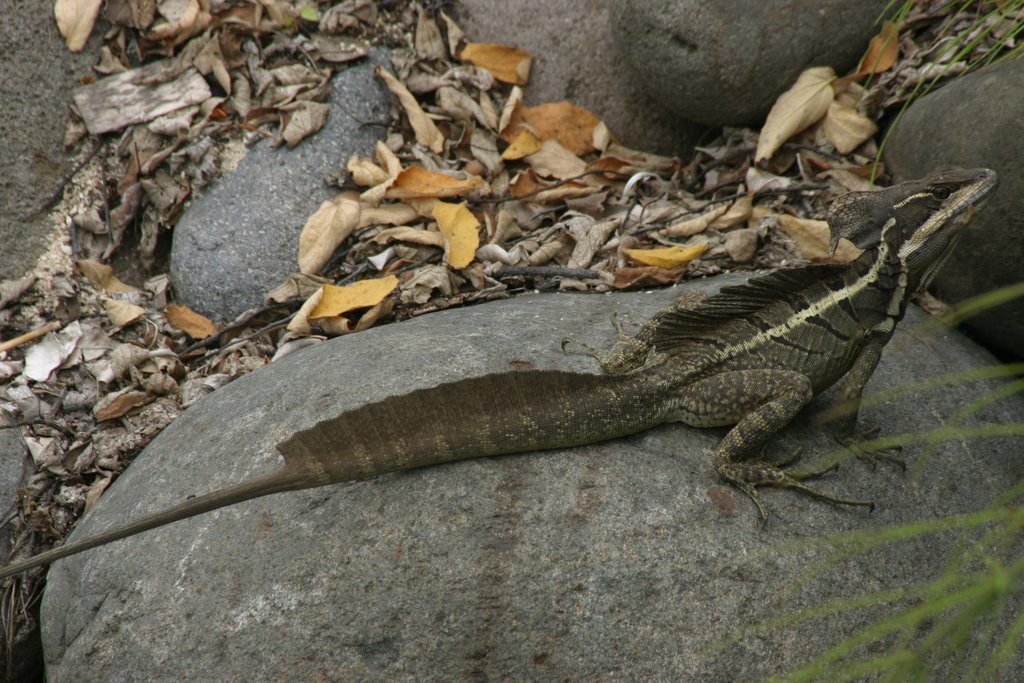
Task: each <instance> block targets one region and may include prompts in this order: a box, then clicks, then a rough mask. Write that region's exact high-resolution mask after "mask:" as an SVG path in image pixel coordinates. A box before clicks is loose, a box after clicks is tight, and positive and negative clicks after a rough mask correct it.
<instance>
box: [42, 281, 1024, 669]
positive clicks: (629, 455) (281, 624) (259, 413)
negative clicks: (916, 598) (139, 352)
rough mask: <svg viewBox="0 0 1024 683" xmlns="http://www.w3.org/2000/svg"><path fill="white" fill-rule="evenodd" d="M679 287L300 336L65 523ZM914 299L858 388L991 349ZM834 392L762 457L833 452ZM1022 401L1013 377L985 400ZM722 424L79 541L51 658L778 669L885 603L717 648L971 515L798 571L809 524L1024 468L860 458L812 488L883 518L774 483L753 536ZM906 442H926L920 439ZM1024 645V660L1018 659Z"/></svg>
mask: <svg viewBox="0 0 1024 683" xmlns="http://www.w3.org/2000/svg"><path fill="white" fill-rule="evenodd" d="M737 279H738V278H736V277H735V276H732V277H722V278H716V279H715V280H714V281H713V282H708V283H701V284H704V286H708V287H712V288H715V287H718V286H721V285H723V284H728V283H730V282H731V283H735V282H736V281H737ZM694 284H695V283H691V284H689V285H687V286H688V287H692V286H694ZM680 289H681V288H677V289H675V290H662V291H658V292H655V293H650V294H645V293H633V294H618V295H615V296H584V295H564V294H563V295H557V296H556V295H542V296H534V297H530V296H524V297H519V298H516V299H514V300H511V301H507V302H498V303H492V304H485V305H481V306H475V307H470V308H463V309H460V310H454V311H445V312H441V313H438V314H436V315H431V316H426V317H422V318H417V319H414V320H411V321H408V322H404V323H400V324H396V325H390V326H387V327H384V328H379V329H372V330H369V331H367V332H364V333H360V334H358V335H353V336H350V337H344V338H340V339H335V340H333V341H330V342H327V343H324V344H322V345H320V346H318V347H315V348H313V349H310V350H305V351H301V352H298V353H296V354H293V355H292V356H289V357H286V358H285V359H283V360H282V361H279V362H275V363H273V364H272V365H270V366H268V367H266V368H264V369H263V370H260V371H259V372H257V373H254V374H252V375H249V376H247V377H245V378H243V379H240V380H238V381H236V382H234V383H232V384H229V385H228V386H227V387H225V388H224V389H222V390H219V391H217V392H216V393H215V394H213V395H211V396H210V397H208V398H206V399H203V400H202V401H200V402H199V403H198V404H196V405H195V406H193V407H192V408H190V409H189V410H188V411H187V412H186V413H185V414H184V415H183V416H182V417H181V418H180V419H179V420H177V421H176V422H175V423H174V424H172V425H171V426H170V427H168V428H167V429H166V430H165V431H164V432H163V433H162V434H161V435H160V436H159V437H158V438H157V439H156V440H154V441H153V443H152V444H151V445H150V446H149V447H148V448H147V449H146V451H145V452H144V453H143V454H142V455H141V456H140V457H139V458H138V459H137V461H136V462H135V463H134V464H133V465H132V466H131V468H130V469H129V470H128V471H127V472H126V473H125V474H124V475H123V476H122V477H121V478H120V479H119V480H118V481H117V482H116V483H115V484H114V485H113V486H112V487H111V490H110V491H109V492H108V493H107V494H106V495H105V496H104V497H103V499H102V500H101V502H100V504H99V505H98V507H97V508H96V509H95V510H94V511H93V513H92V514H91V515H90V516H89V517H87V518H86V519H85V520H83V522H82V523H81V524H80V525H79V527H78V528H77V529H76V531H75V533H74V534H73V536H72V538H71V540H77V539H80V538H85V537H87V536H89V535H91V534H92V533H94V532H95V531H97V530H99V529H102V528H105V527H108V526H110V525H112V524H116V523H123V522H125V521H126V520H129V519H133V518H135V517H136V516H138V515H140V514H142V513H143V512H149V511H154V510H158V509H161V508H164V507H167V506H169V505H171V504H173V503H176V502H179V501H181V500H183V499H184V498H185V497H186V496H188V495H190V494H194V493H199V492H205V491H209V490H211V489H213V488H216V487H220V486H223V485H226V484H229V483H233V482H236V481H241V480H244V479H248V478H250V477H252V476H254V475H255V474H256V473H262V472H266V471H268V470H269V469H271V468H273V467H274V466H276V463H277V461H278V458H277V456H276V455H275V454H274V444H276V443H277V442H279V441H281V440H282V439H284V438H286V437H287V436H289V435H290V434H291V433H292V432H294V431H295V430H297V429H304V428H307V427H310V426H312V424H314V423H315V422H316V421H317V420H319V419H323V418H325V417H328V416H334V415H335V414H337V412H339V411H341V410H344V409H346V408H351V407H354V406H358V405H361V404H363V403H365V402H367V401H370V400H374V399H378V398H381V397H383V396H385V395H389V394H394V393H400V392H403V391H408V390H410V389H413V388H416V387H421V386H428V385H432V384H435V383H437V382H440V381H446V380H452V379H457V378H461V377H467V376H472V375H479V374H483V373H487V372H498V371H503V370H507V369H509V368H510V367H516V366H520V367H521V366H524V365H526V366H534V367H538V368H563V369H572V370H584V371H585V370H593V369H594V362H593V360H592V359H590V358H589V357H587V356H584V355H582V354H578V353H576V354H568V355H563V354H562V353H561V352H560V351H559V342H560V340H561V337H562V336H563V335H574V336H577V337H580V338H582V339H584V340H587V341H589V342H591V343H594V344H596V345H598V346H601V347H603V346H606V345H608V344H610V343H611V342H612V341H613V340H614V332H613V330H612V328H611V325H609V324H608V319H609V315H610V313H611V311H612V310H617V311H619V313H620V314H621V315H622V316H623V318H624V322H625V323H626V324H627V325H631V326H635V325H636V324H638V323H639V322H641V321H643V320H644V319H645V318H647V317H648V316H649V315H651V314H652V313H653V312H654V311H655V310H656V309H658V308H660V307H661V306H663V305H664V304H666V303H667V302H668V301H669V300H670V299H671V298H672V297H673V296H676V295H677V294H678V293H679V292H680ZM923 317H924V316H922V315H920V313H919V312H917V311H914V310H912V312H911V315H910V320H909V321H907V322H908V323H909V324H910V326H911V329H908V327H907V326H906V325H905V326H903V327H901V328H900V329H899V330H898V331H897V333H896V336H895V338H894V339H893V341H892V342H891V343H890V345H889V346H888V347H887V348H886V352H885V354H884V356H883V358H882V362H881V365H880V367H879V369H878V372H877V373H876V374H875V377H874V379H873V380H872V382H871V384H870V385H869V392H876V391H881V390H885V389H891V388H893V387H899V386H905V385H906V384H907V383H909V382H911V381H914V380H919V379H921V378H922V377H929V376H933V375H937V374H942V373H945V372H953V371H957V370H961V369H964V368H968V367H978V366H981V365H988V364H990V363H991V362H992V360H991V358H990V357H989V356H988V355H987V354H985V353H984V352H981V351H979V350H978V349H977V348H976V347H974V346H973V345H972V344H970V343H967V342H965V341H964V340H963V339H962V338H961V337H960V336H959V335H958V334H957V333H955V332H950V331H942V332H939V333H938V337H937V338H936V337H934V336H932V335H931V334H928V333H926V332H924V331H922V330H920V329H913V328H912V326H913V325H914V324H915V323H917V322H919V321H921V320H922V319H923ZM932 334H934V332H933V333H932ZM975 391H978V385H977V384H970V385H963V387H962V388H956V387H954V388H952V389H950V388H948V387H947V388H944V389H942V390H933V391H928V392H920V393H917V394H915V395H913V397H908V396H904V397H901V398H897V399H895V400H892V401H889V402H887V403H885V404H884V405H881V406H874V407H872V408H870V409H866V410H865V411H864V415H863V420H864V421H865V423H866V424H867V425H880V426H881V425H884V432H885V433H887V434H892V433H895V432H903V431H907V432H914V431H918V430H926V429H931V428H934V427H936V426H938V425H939V424H940V422H941V420H940V419H938V418H937V416H942V415H950V414H953V413H955V412H956V410H957V409H958V408H959V407H960V406H962V405H963V404H964V403H966V402H967V401H968V400H969V398H968V395H973V392H975ZM496 399H497V397H496ZM826 405H827V401H822V400H817V401H815V403H814V404H813V405H812V406H811V407H810V409H809V410H808V411H807V413H808V414H806V415H804V416H802V417H801V418H800V419H799V420H798V421H797V423H796V424H795V425H793V426H791V427H790V428H788V429H787V430H785V432H784V433H783V435H782V436H781V437H780V438H777V439H775V440H774V441H773V448H772V451H771V452H773V453H776V454H783V453H790V452H792V451H793V449H795V448H798V447H803V452H804V453H805V454H806V455H805V457H806V458H807V459H808V460H810V459H811V458H813V457H815V456H818V455H821V454H824V453H826V452H830V451H832V450H834V449H835V443H834V441H832V439H831V438H830V436H829V435H828V432H827V431H826V430H825V429H824V428H823V427H821V426H815V425H813V424H812V422H813V414H814V413H815V412H816V411H817V410H819V409H821V408H822V407H824V406H826ZM1022 414H1024V405H1022V403H1021V401H1020V400H1019V399H1016V400H1014V401H1011V402H1006V403H1002V404H997V405H991V406H988V407H987V408H986V409H985V410H984V411H983V413H982V414H979V415H978V416H976V419H983V420H985V421H988V422H999V423H1008V422H1014V421H1017V422H1019V421H1020V420H1021V419H1022ZM438 427H439V428H440V427H442V426H440V425H439V426H438ZM721 435H722V430H697V429H691V428H688V427H685V426H681V425H667V426H663V427H660V428H657V429H654V430H651V431H648V432H646V433H643V434H640V435H637V436H634V437H630V438H626V439H619V440H616V441H613V442H606V443H602V444H596V445H594V446H590V447H585V448H577V449H571V450H555V451H550V452H548V453H545V454H532V455H521V456H508V457H501V458H489V459H482V460H473V461H466V462H462V463H455V464H451V465H446V466H442V467H435V468H429V469H424V470H420V471H414V472H405V473H399V474H395V475H390V476H385V477H380V478H378V479H376V480H373V481H368V482H361V483H356V484H350V485H342V486H330V487H326V488H321V489H315V490H311V491H306V492H297V493H289V494H284V495H278V496H273V497H269V498H264V499H262V500H259V501H252V502H248V503H244V504H240V505H237V506H234V507H231V508H226V509H223V510H221V511H218V512H215V513H212V514H209V515H205V516H202V517H198V518H195V519H193V520H188V521H185V522H181V523H178V524H175V525H173V526H170V527H164V528H162V529H159V530H155V531H153V532H149V533H146V534H143V535H140V536H136V537H134V538H132V539H129V540H125V541H121V542H118V543H115V544H113V545H109V546H107V547H104V548H100V549H96V550H93V551H90V552H88V553H86V554H83V555H78V556H76V557H72V558H68V559H67V560H63V561H61V562H59V563H57V564H55V565H54V566H53V568H52V569H51V571H50V574H49V581H48V586H47V591H46V595H45V598H44V604H43V610H42V614H43V620H44V627H43V632H44V642H45V647H46V657H47V666H48V668H47V675H48V678H49V680H50V681H53V682H54V683H59V682H60V681H71V680H109V679H111V678H117V677H119V676H121V675H123V674H124V672H126V671H130V672H131V673H132V677H133V678H135V679H136V680H152V681H162V680H182V679H184V680H197V679H203V678H207V677H209V675H210V672H223V673H224V677H225V678H228V679H230V680H283V679H289V680H313V679H325V680H403V679H418V680H469V679H480V680H484V679H487V680H491V679H494V680H498V679H502V680H503V679H511V680H538V679H545V680H557V679H576V680H594V679H606V680H620V679H621V680H641V679H655V678H657V679H665V680H690V681H723V680H763V679H764V678H766V677H768V676H769V675H772V674H781V673H783V672H785V671H787V670H789V669H791V668H792V667H795V666H798V665H799V664H800V663H802V662H806V661H807V659H808V658H809V657H811V656H813V655H814V654H815V653H820V652H823V651H824V649H825V648H827V647H828V646H830V645H831V644H833V643H834V642H835V640H836V639H838V638H841V637H843V636H844V635H849V634H851V633H853V632H855V631H856V630H857V629H859V628H861V627H862V626H863V625H864V624H865V621H866V620H868V621H870V620H872V619H876V618H879V617H880V613H879V612H868V613H865V612H861V611H847V612H843V613H840V614H837V615H831V616H829V617H828V618H827V622H826V623H823V622H821V621H811V622H804V623H800V624H796V625H793V626H787V627H783V628H781V629H780V630H779V631H772V632H768V633H765V634H760V635H757V634H752V635H748V636H746V637H743V638H741V639H740V640H739V641H738V642H737V644H736V645H735V646H733V647H725V648H722V649H717V650H716V649H714V647H713V646H715V645H719V644H721V641H720V639H721V638H724V637H728V636H731V635H735V634H737V632H738V631H740V630H741V629H744V628H745V627H748V626H751V625H754V624H756V623H758V622H760V621H762V620H766V619H772V618H776V617H778V616H780V615H781V614H784V613H787V611H789V610H796V609H800V608H809V607H811V606H815V605H820V604H822V603H824V602H828V601H831V600H836V599H841V598H844V597H851V596H854V595H857V594H860V593H863V592H870V591H881V590H886V589H889V588H893V587H895V586H904V585H917V584H920V583H921V582H924V581H928V580H930V579H933V578H935V577H936V576H938V575H939V574H940V573H941V572H942V571H943V570H944V568H945V562H946V553H947V552H949V551H950V549H951V548H954V547H955V544H956V543H957V538H958V537H957V535H955V534H950V535H933V536H927V537H915V538H913V539H910V540H903V541H900V542H899V543H894V544H891V545H889V546H886V547H883V548H881V549H879V550H877V551H873V552H870V553H863V554H858V555H854V556H853V557H850V558H848V559H844V560H842V561H840V562H835V563H825V564H824V565H823V567H822V569H821V571H820V572H819V573H815V572H811V573H809V574H805V573H804V572H805V571H806V570H808V569H809V568H811V567H813V566H815V563H817V562H819V561H821V560H822V559H823V558H824V557H825V551H824V549H823V548H822V547H821V546H818V547H816V548H815V547H810V548H806V549H803V550H799V551H794V550H793V546H794V544H795V543H798V542H800V541H804V540H808V539H810V538H813V537H818V536H824V535H828V534H833V533H837V532H841V531H846V530H855V529H856V530H861V529H870V528H880V527H882V526H885V525H889V524H896V523H905V522H909V521H912V520H925V519H935V518H937V517H940V516H943V515H951V514H957V513H963V512H968V511H974V510H977V509H979V508H980V507H982V506H984V505H985V504H986V503H987V502H989V501H990V500H991V499H992V498H993V497H994V496H996V495H998V494H999V493H1000V492H1002V491H1005V490H1006V489H1008V488H1009V487H1011V486H1013V485H1014V484H1015V483H1016V482H1018V481H1019V480H1020V477H1021V475H1022V474H1024V465H1022V464H1021V462H1020V458H1019V457H1017V456H1016V454H1015V450H1014V448H1012V447H1010V446H1009V445H1008V444H1007V443H1004V442H1001V441H999V440H988V441H979V440H974V441H967V440H960V439H950V440H946V441H943V442H942V443H940V444H939V446H938V449H937V451H936V452H934V453H933V454H932V455H931V459H930V460H929V461H928V464H927V466H925V467H924V468H923V471H922V473H921V476H920V478H914V477H911V476H909V475H907V474H904V473H901V472H899V471H898V470H896V469H895V468H891V467H886V466H879V467H878V468H874V469H872V468H870V467H868V466H866V465H863V464H861V463H859V462H856V461H850V462H846V463H844V464H843V465H842V467H841V468H840V470H839V472H838V474H836V475H834V476H830V477H826V478H825V479H823V480H821V481H820V482H817V484H818V485H820V486H821V487H822V488H824V489H826V490H828V491H830V492H834V493H836V494H838V495H846V496H852V497H864V498H873V499H875V500H876V501H877V502H878V504H879V508H878V509H877V510H875V511H874V512H873V513H868V512H866V511H864V510H862V509H859V508H858V509H850V508H836V507H833V506H831V505H829V504H827V503H823V502H821V501H817V500H813V499H810V498H807V497H804V496H800V495H796V494H793V493H791V492H785V491H782V492H765V493H764V497H765V500H766V503H767V504H768V506H769V507H770V509H771V510H772V512H773V513H774V514H775V515H776V516H774V517H773V518H772V520H771V522H770V524H769V526H768V528H767V530H763V529H762V528H761V525H760V520H759V517H758V516H757V513H756V511H755V509H754V506H753V504H752V503H751V502H750V501H749V500H747V499H746V498H745V497H744V496H743V494H741V493H739V492H737V491H735V490H734V489H731V488H729V487H728V486H725V485H723V484H722V483H721V482H719V481H718V480H717V479H716V477H715V475H714V472H713V470H712V466H711V458H710V455H709V452H710V450H711V449H712V448H713V447H714V446H715V444H716V443H717V442H718V440H719V439H720V438H721ZM343 447H344V445H343V444H339V449H343ZM905 455H907V456H908V457H909V459H910V461H911V462H913V461H914V460H915V459H916V458H917V457H921V455H922V450H921V449H919V448H916V447H915V448H910V449H908V450H907V452H906V453H905ZM788 591H791V592H790V593H788V597H787V592H788ZM1010 609H1011V610H1012V609H1014V608H1013V607H1011V608H1010ZM182 653H188V656H183V655H182ZM1013 666H1014V671H1015V672H1016V673H1014V671H1011V672H1010V678H1011V679H1016V680H1020V678H1021V677H1022V676H1024V661H1021V660H1018V661H1017V662H1016V664H1014V665H1013Z"/></svg>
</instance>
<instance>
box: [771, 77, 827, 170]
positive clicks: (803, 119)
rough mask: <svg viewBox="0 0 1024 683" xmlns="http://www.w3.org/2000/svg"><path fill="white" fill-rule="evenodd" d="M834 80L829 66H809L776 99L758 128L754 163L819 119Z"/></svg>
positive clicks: (824, 109) (823, 113)
mask: <svg viewBox="0 0 1024 683" xmlns="http://www.w3.org/2000/svg"><path fill="white" fill-rule="evenodd" d="M835 78H836V72H835V71H833V70H832V67H830V66H817V67H812V68H810V69H807V70H805V71H804V72H803V73H802V74H800V77H799V78H797V79H796V83H794V84H793V87H792V88H790V89H789V90H787V91H786V92H784V93H782V94H781V95H780V96H779V99H777V100H776V101H775V104H774V105H772V108H771V111H769V112H768V118H767V120H766V121H765V122H764V127H763V128H762V129H761V135H760V137H759V138H758V141H757V152H756V153H755V155H754V161H755V162H757V161H763V160H765V159H767V158H769V157H770V156H771V155H773V154H775V152H776V150H778V149H779V147H781V146H782V143H784V142H785V141H786V140H788V139H789V138H791V137H793V136H794V135H796V134H797V133H799V132H800V131H802V130H803V129H805V128H807V127H808V126H811V125H813V124H814V123H817V122H818V121H820V120H821V117H822V116H824V115H825V112H827V111H828V105H829V104H831V103H832V99H833V97H834V93H833V91H832V81H834V80H835Z"/></svg>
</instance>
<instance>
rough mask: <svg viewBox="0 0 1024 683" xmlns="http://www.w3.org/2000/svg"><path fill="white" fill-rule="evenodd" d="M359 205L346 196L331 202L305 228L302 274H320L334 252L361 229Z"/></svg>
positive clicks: (301, 246) (301, 251)
mask: <svg viewBox="0 0 1024 683" xmlns="http://www.w3.org/2000/svg"><path fill="white" fill-rule="evenodd" d="M359 217H360V205H359V202H358V201H356V200H354V199H352V198H350V197H346V196H344V195H339V196H337V197H335V198H334V199H328V200H327V201H325V202H324V203H323V204H321V205H320V208H319V209H317V210H316V211H315V212H314V213H313V215H312V216H310V217H309V218H308V219H307V220H306V224H305V225H304V226H302V233H301V234H300V235H299V270H300V271H301V272H303V273H316V272H318V271H319V270H320V269H321V268H323V267H324V265H326V263H327V262H328V261H329V260H330V258H331V255H332V254H333V253H334V250H335V249H337V248H338V245H340V244H341V243H342V242H344V241H345V240H346V239H347V238H348V236H349V235H351V234H352V231H353V230H355V229H356V227H358V226H359Z"/></svg>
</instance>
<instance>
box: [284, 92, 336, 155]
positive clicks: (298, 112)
mask: <svg viewBox="0 0 1024 683" xmlns="http://www.w3.org/2000/svg"><path fill="white" fill-rule="evenodd" d="M281 110H282V122H283V123H284V129H283V130H282V131H281V137H282V138H284V141H285V142H287V143H288V149H291V148H293V147H295V145H297V144H299V143H300V142H302V140H304V139H305V138H306V137H308V136H310V135H312V134H313V133H315V132H317V131H318V130H320V129H321V128H323V127H324V124H325V123H327V115H328V114H329V113H330V111H331V105H329V104H324V103H322V102H310V101H308V100H307V101H302V102H296V103H294V104H290V105H288V106H287V107H281Z"/></svg>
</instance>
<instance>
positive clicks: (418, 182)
mask: <svg viewBox="0 0 1024 683" xmlns="http://www.w3.org/2000/svg"><path fill="white" fill-rule="evenodd" d="M483 186H484V180H483V178H481V177H480V176H475V175H471V176H469V177H468V178H466V179H460V178H453V177H452V176H450V175H446V174H444V173H434V172H433V171H428V170H427V169H425V168H423V167H422V166H410V167H409V168H407V169H405V170H404V171H402V172H401V173H399V174H398V177H397V178H395V182H394V184H392V185H391V188H390V189H389V190H388V191H387V193H386V194H385V196H387V197H391V198H394V199H423V198H428V197H455V196H457V195H460V194H466V193H468V192H471V191H472V190H476V189H480V188H482V187H483Z"/></svg>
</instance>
